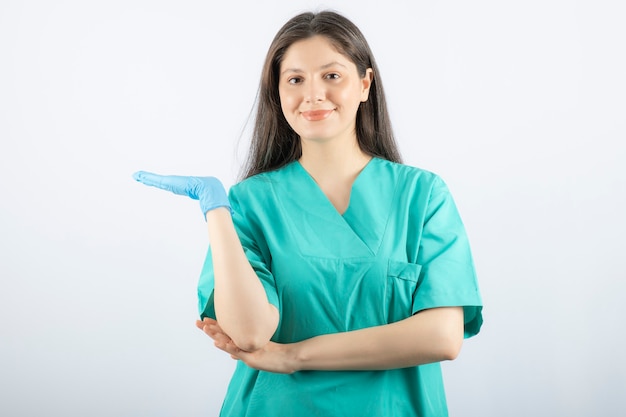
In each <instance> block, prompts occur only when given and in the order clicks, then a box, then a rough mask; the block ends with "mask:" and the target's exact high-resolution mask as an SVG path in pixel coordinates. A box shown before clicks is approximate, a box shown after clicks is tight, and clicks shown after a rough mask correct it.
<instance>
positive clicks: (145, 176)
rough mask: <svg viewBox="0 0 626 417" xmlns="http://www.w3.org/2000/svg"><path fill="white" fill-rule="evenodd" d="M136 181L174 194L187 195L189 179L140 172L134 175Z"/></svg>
mask: <svg viewBox="0 0 626 417" xmlns="http://www.w3.org/2000/svg"><path fill="white" fill-rule="evenodd" d="M133 178H134V179H135V181H138V182H140V183H142V184H145V185H149V186H151V187H156V188H160V189H161V190H165V191H170V192H172V193H174V194H179V195H187V193H186V191H185V185H186V183H187V178H186V177H182V176H178V175H159V174H153V173H152V172H146V171H138V172H135V173H134V174H133Z"/></svg>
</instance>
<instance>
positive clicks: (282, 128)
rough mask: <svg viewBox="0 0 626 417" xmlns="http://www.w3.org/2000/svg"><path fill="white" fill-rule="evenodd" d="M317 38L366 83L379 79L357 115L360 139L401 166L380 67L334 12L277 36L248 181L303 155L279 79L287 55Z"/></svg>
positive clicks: (293, 22) (312, 16)
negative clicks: (294, 46) (352, 66)
mask: <svg viewBox="0 0 626 417" xmlns="http://www.w3.org/2000/svg"><path fill="white" fill-rule="evenodd" d="M316 35H321V36H324V37H326V38H327V39H328V40H329V41H330V42H331V44H332V45H333V46H334V47H335V48H337V51H338V52H339V53H341V54H343V55H345V56H346V57H348V58H349V59H350V60H352V62H354V64H355V65H356V68H357V71H358V73H359V76H360V77H361V78H363V77H365V74H366V71H367V69H368V68H371V69H372V71H373V73H374V80H373V81H372V84H371V86H370V92H369V97H368V100H367V101H365V102H362V103H361V105H360V106H359V109H358V111H357V115H356V137H357V141H358V143H359V146H360V148H361V150H362V151H363V152H365V153H367V154H369V155H371V156H377V157H380V158H384V159H387V160H390V161H394V162H401V157H400V153H399V152H398V148H397V145H396V142H395V140H394V137H393V132H392V129H391V122H390V120H389V114H388V112H387V104H386V102H385V93H384V91H383V85H382V82H381V79H380V73H379V71H378V67H377V66H376V61H375V60H374V56H373V54H372V51H371V50H370V47H369V45H368V44H367V41H366V40H365V37H364V36H363V34H362V33H361V31H360V30H359V28H357V27H356V25H355V24H354V23H352V22H351V21H350V20H348V19H347V18H345V17H343V16H341V15H340V14H337V13H335V12H331V11H323V12H319V13H311V12H308V13H302V14H299V15H297V16H295V17H293V18H292V19H290V20H289V21H288V22H287V23H285V25H284V26H283V27H282V28H281V29H280V30H279V31H278V33H277V34H276V36H275V37H274V40H273V41H272V44H271V45H270V47H269V50H268V52H267V56H266V58H265V64H264V65H263V72H262V74H261V83H260V86H259V92H258V97H257V110H256V118H255V120H254V130H253V132H252V143H251V147H250V151H249V153H248V158H247V161H246V164H245V166H244V169H243V173H244V174H243V178H248V177H250V176H252V175H255V174H259V173H261V172H267V171H272V170H275V169H277V168H280V167H281V166H284V165H286V164H288V163H290V162H292V161H295V160H297V159H298V158H300V156H301V155H302V147H301V144H300V138H299V136H298V135H297V134H296V132H294V131H293V129H292V128H291V126H289V123H287V120H286V119H285V116H284V115H283V112H282V109H281V106H280V97H279V94H278V79H279V72H280V65H281V63H282V60H283V57H284V55H285V52H286V51H287V49H288V48H289V47H290V46H291V45H292V44H293V43H294V42H297V41H300V40H303V39H308V38H311V37H313V36H316Z"/></svg>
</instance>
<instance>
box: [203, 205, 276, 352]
mask: <svg viewBox="0 0 626 417" xmlns="http://www.w3.org/2000/svg"><path fill="white" fill-rule="evenodd" d="M206 219H207V225H208V228H209V240H210V242H211V251H212V256H213V270H214V275H215V295H214V300H215V314H216V316H217V319H218V320H219V322H220V326H221V327H222V328H223V329H224V331H225V332H226V333H227V334H228V335H229V336H230V337H231V338H232V340H233V342H234V343H235V344H236V345H237V346H239V347H240V348H241V349H243V350H246V351H248V352H252V351H255V350H257V349H260V348H262V347H263V346H265V345H266V344H267V343H268V342H269V340H270V338H271V337H272V335H273V334H274V332H275V331H276V328H277V327H278V310H277V309H276V307H274V306H273V305H271V304H270V303H269V302H268V300H267V296H266V294H265V290H264V289H263V285H262V284H261V281H259V278H258V277H257V275H256V273H255V272H254V270H253V269H252V266H250V263H249V262H248V259H247V258H246V255H245V254H244V251H243V248H242V246H241V242H240V241H239V237H238V236H237V233H236V231H235V227H234V225H233V221H232V217H231V215H230V212H229V211H228V210H226V209H224V208H221V209H216V210H212V211H209V212H207V214H206Z"/></svg>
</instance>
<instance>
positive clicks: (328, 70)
mask: <svg viewBox="0 0 626 417" xmlns="http://www.w3.org/2000/svg"><path fill="white" fill-rule="evenodd" d="M372 77H373V74H372V70H371V69H368V70H367V72H366V74H365V77H363V78H361V77H360V76H359V74H358V71H357V68H356V65H355V64H354V63H353V62H352V61H351V60H350V59H349V58H348V57H346V56H345V55H342V54H341V53H339V52H337V50H336V49H335V48H334V47H333V45H332V44H331V43H330V42H329V41H328V40H327V39H326V38H325V37H323V36H314V37H312V38H308V39H305V40H301V41H298V42H295V43H293V44H292V45H291V46H290V47H289V48H288V49H287V51H286V53H285V55H284V57H283V61H282V63H281V65H280V77H279V81H278V92H279V95H280V104H281V107H282V110H283V114H284V115H285V118H286V119H287V122H289V125H290V126H291V128H292V129H293V130H294V131H295V132H296V133H297V134H298V135H299V136H300V138H301V139H302V140H303V141H306V140H310V141H318V142H326V141H331V140H342V139H346V140H354V141H356V113H357V110H358V108H359V104H360V103H361V102H362V101H366V100H367V97H368V94H369V88H370V85H371V80H372Z"/></svg>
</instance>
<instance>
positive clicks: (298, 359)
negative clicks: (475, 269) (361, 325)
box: [293, 307, 463, 371]
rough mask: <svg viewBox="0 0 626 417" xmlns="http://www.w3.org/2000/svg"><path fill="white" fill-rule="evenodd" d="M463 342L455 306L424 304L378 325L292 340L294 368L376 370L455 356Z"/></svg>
mask: <svg viewBox="0 0 626 417" xmlns="http://www.w3.org/2000/svg"><path fill="white" fill-rule="evenodd" d="M462 344H463V309H462V308H461V307H448V308H436V309H431V310H424V311H421V312H419V313H418V314H415V315H413V316H411V317H409V318H407V319H404V320H401V321H398V322H396V323H392V324H387V325H383V326H377V327H370V328H366V329H361V330H355V331H351V332H345V333H335V334H327V335H322V336H317V337H313V338H311V339H308V340H304V341H302V342H299V343H295V344H294V346H293V348H294V358H295V363H296V367H295V368H296V369H298V370H328V371H331V370H380V369H394V368H405V367H409V366H416V365H423V364H426V363H432V362H440V361H444V360H453V359H455V358H456V357H457V356H458V354H459V352H460V350H461V345H462Z"/></svg>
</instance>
